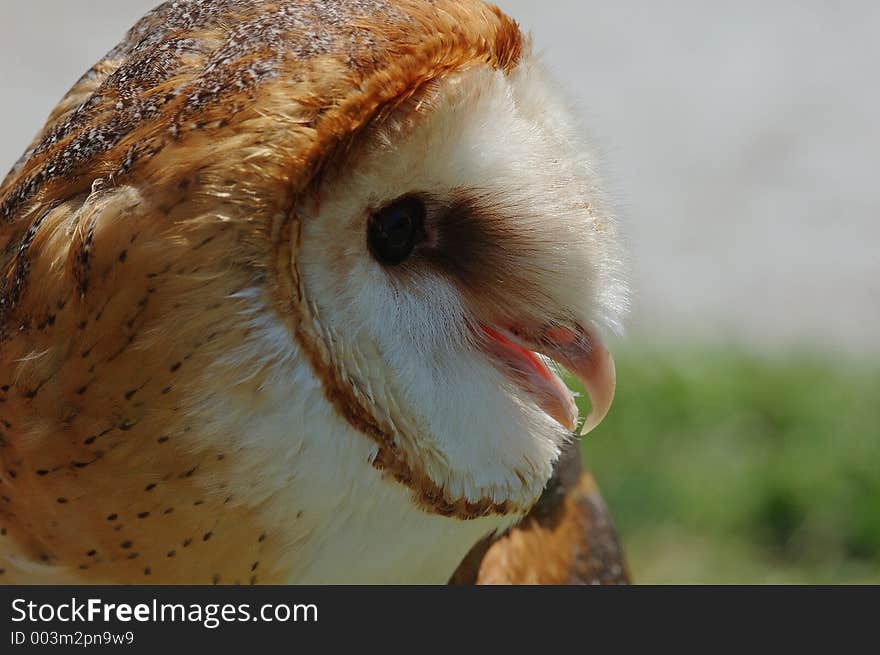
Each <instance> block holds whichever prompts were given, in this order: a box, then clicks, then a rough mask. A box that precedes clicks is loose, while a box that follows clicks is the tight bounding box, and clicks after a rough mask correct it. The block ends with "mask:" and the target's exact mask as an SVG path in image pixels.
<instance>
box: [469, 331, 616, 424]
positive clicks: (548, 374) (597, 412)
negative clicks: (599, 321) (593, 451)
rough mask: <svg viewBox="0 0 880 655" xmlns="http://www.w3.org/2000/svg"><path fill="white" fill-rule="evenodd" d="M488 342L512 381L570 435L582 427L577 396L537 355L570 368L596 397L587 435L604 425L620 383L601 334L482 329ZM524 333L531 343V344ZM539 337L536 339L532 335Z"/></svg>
mask: <svg viewBox="0 0 880 655" xmlns="http://www.w3.org/2000/svg"><path fill="white" fill-rule="evenodd" d="M481 328H482V330H483V332H484V333H485V334H486V336H487V337H488V339H487V343H486V350H487V352H488V353H489V354H491V355H493V356H494V357H495V358H496V359H497V360H499V362H500V363H502V364H503V365H504V367H505V369H506V370H507V372H508V373H509V374H510V376H511V377H512V378H513V379H514V380H515V381H516V382H517V383H518V384H520V385H521V386H522V387H524V388H525V389H526V390H527V391H528V392H530V393H531V394H532V395H533V396H534V398H535V400H536V402H537V403H538V406H540V407H541V408H542V409H543V410H544V411H545V412H547V414H549V415H550V416H552V417H553V418H554V419H556V420H557V421H558V422H559V423H560V424H562V425H563V426H565V427H566V428H568V429H570V430H575V429H576V428H577V421H578V409H577V405H576V404H575V402H574V395H573V394H572V392H571V391H570V390H569V389H568V387H566V386H565V384H564V383H563V382H562V380H561V379H560V378H559V376H558V375H556V374H555V373H554V372H552V371H551V370H550V369H549V368H548V367H547V365H546V364H545V363H544V361H543V360H542V359H541V358H540V357H539V356H538V355H537V354H536V353H540V354H541V355H544V356H546V357H548V358H550V359H552V360H553V361H555V362H556V363H558V364H560V365H562V366H564V367H565V368H566V369H568V370H569V371H570V372H571V373H572V374H573V375H574V376H575V377H576V378H577V379H578V380H579V381H580V383H581V384H582V385H583V387H584V389H585V390H586V392H587V394H588V395H589V396H590V403H591V405H592V407H591V410H590V414H589V415H588V416H587V418H586V420H585V421H584V424H583V426H582V427H581V431H580V434H582V435H584V434H587V433H588V432H590V431H592V430H593V429H595V428H596V426H598V425H599V424H600V423H601V422H602V420H603V419H604V418H605V416H606V415H607V414H608V410H610V409H611V404H612V402H613V401H614V389H615V385H616V381H617V377H616V373H615V369H614V359H613V358H612V357H611V353H610V352H608V349H607V348H605V346H604V344H603V343H602V341H601V339H599V337H598V335H597V334H596V333H595V331H590V330H587V329H586V328H583V327H580V326H578V327H577V328H576V329H574V330H571V329H568V328H564V327H556V328H552V329H549V330H542V331H538V333H537V334H534V333H533V332H532V331H527V330H520V329H513V330H510V331H508V330H503V329H500V328H490V327H488V326H486V325H481ZM524 334H529V336H530V337H531V338H528V339H525V338H524V336H523V335H524ZM533 334H534V336H532V335H533Z"/></svg>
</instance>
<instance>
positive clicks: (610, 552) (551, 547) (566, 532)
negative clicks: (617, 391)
mask: <svg viewBox="0 0 880 655" xmlns="http://www.w3.org/2000/svg"><path fill="white" fill-rule="evenodd" d="M629 582H630V577H629V571H628V569H627V565H626V560H625V558H624V556H623V551H622V549H621V547H620V543H619V541H618V539H617V533H616V532H615V530H614V525H613V524H612V523H611V518H610V516H609V514H608V508H607V507H606V506H605V503H604V501H603V500H602V496H601V495H600V494H599V489H598V487H597V486H596V483H595V481H594V480H593V477H592V476H591V475H590V474H589V472H587V471H584V470H583V468H582V466H581V458H580V450H579V448H578V447H577V445H575V444H572V445H570V446H569V447H568V449H567V450H566V452H564V453H563V455H562V458H561V459H560V461H559V463H558V465H557V467H556V473H555V474H554V476H553V478H552V479H551V480H550V482H549V483H548V484H547V488H546V490H545V491H544V494H543V495H542V496H541V499H540V500H539V501H538V503H537V504H536V505H535V507H534V508H533V509H532V511H531V513H530V514H529V515H528V516H527V517H526V518H525V520H524V521H523V522H522V523H520V524H519V525H518V526H516V527H515V528H512V529H511V530H509V531H508V532H507V533H506V534H504V535H502V536H500V537H498V538H496V539H487V540H484V541H482V542H480V543H478V544H477V545H476V546H474V548H473V549H472V550H471V552H470V553H468V555H467V556H466V557H465V559H464V561H463V562H462V563H461V565H460V566H459V567H458V570H456V572H455V574H454V575H453V576H452V579H451V580H450V583H451V584H459V585H467V584H481V585H492V584H496V585H497V584H512V585H527V584H528V585H531V584H537V585H581V584H602V585H616V584H629Z"/></svg>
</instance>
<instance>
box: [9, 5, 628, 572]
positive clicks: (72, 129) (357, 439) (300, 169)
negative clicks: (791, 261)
mask: <svg viewBox="0 0 880 655" xmlns="http://www.w3.org/2000/svg"><path fill="white" fill-rule="evenodd" d="M619 244H620V238H619V236H618V227H617V225H616V222H615V220H614V218H613V216H612V214H611V212H610V211H609V210H608V208H607V202H606V201H605V199H604V196H603V193H602V191H601V186H600V182H599V178H598V176H597V173H596V170H595V164H594V162H593V159H592V157H591V156H590V151H589V149H587V148H586V147H585V146H583V145H582V143H581V140H580V138H579V130H578V128H577V126H576V123H575V121H574V120H573V118H572V112H571V110H570V109H569V107H568V105H567V103H566V101H565V100H564V98H563V97H562V96H561V94H560V93H559V92H558V91H557V90H556V88H555V87H554V85H553V83H552V82H550V81H548V79H547V76H546V74H545V73H544V72H543V70H542V68H541V65H540V64H539V63H538V62H537V61H536V59H535V57H534V56H533V54H532V51H531V48H530V44H529V41H528V39H527V38H526V37H524V36H523V34H522V33H521V31H520V29H519V27H518V26H517V24H516V23H515V22H513V21H512V20H511V19H510V18H508V17H506V16H505V15H504V14H502V13H501V12H500V11H499V10H498V9H497V8H494V7H492V6H489V5H486V4H483V3H482V2H479V1H478V0H464V1H462V0H454V1H453V0H347V1H343V0H273V1H265V2H251V1H245V0H191V1H189V2H187V1H179V2H173V3H172V2H169V3H166V4H163V5H161V6H159V7H158V8H157V9H155V10H154V11H152V12H151V13H149V14H148V15H146V16H145V17H144V18H143V19H142V20H141V21H140V22H139V23H137V24H136V25H135V26H134V27H133V28H132V29H131V30H130V32H129V33H128V35H127V37H126V38H125V40H124V41H123V42H122V43H121V44H120V45H119V46H117V47H116V48H114V49H113V50H111V51H110V52H109V53H108V54H107V55H106V57H105V58H104V59H103V60H101V61H100V62H99V63H98V64H97V65H96V66H94V67H93V68H92V69H91V70H90V71H89V72H88V73H86V74H85V75H84V76H83V77H82V78H81V79H80V80H79V81H78V82H77V83H76V85H75V86H74V87H73V88H72V90H71V91H70V92H69V93H68V94H67V96H66V97H65V98H64V99H63V100H62V101H61V103H60V104H59V105H58V106H57V108H56V109H55V110H54V111H53V112H52V114H51V115H50V117H49V119H48V122H47V124H46V126H45V128H44V129H43V131H42V133H41V134H40V135H39V136H38V137H37V138H36V140H35V141H34V143H33V144H32V145H31V147H30V148H29V149H28V150H27V152H26V153H25V155H24V156H23V157H22V158H21V159H20V160H19V162H18V163H17V164H16V165H15V166H14V168H13V169H12V171H11V173H10V174H9V176H8V177H7V178H6V180H5V182H4V183H3V185H2V187H0V459H2V471H0V482H2V484H0V492H2V493H0V495H2V502H0V522H2V537H0V569H2V573H3V576H4V578H3V580H2V581H3V582H6V583H13V582H15V583H22V582H23V583H152V584H155V583H193V584H210V583H215V584H216V583H219V584H235V583H241V584H248V583H442V582H446V581H447V580H449V578H450V576H451V575H452V574H453V572H455V571H456V569H457V567H458V565H459V563H460V562H461V561H462V559H463V558H464V557H465V555H466V554H467V553H468V552H469V551H471V549H472V547H473V546H474V545H475V544H478V543H484V544H487V543H491V540H492V539H498V538H499V537H500V536H501V535H503V534H505V531H507V530H509V529H510V528H511V527H512V526H515V525H516V524H517V523H518V522H520V521H521V520H522V518H523V517H524V516H525V515H527V514H528V513H529V511H530V510H532V508H533V506H535V504H536V502H537V501H538V499H539V498H540V497H541V495H542V492H543V491H544V490H545V487H546V486H547V483H548V480H550V479H551V477H552V476H553V475H554V467H557V470H558V466H557V465H558V462H559V460H560V457H561V455H562V453H563V452H564V451H565V450H566V448H569V450H570V449H571V447H570V444H571V441H572V430H573V429H574V428H575V427H576V425H577V424H578V415H577V408H576V406H575V404H574V401H573V396H572V393H571V392H569V391H568V389H567V388H566V386H565V385H564V384H563V382H562V380H561V378H560V376H559V374H558V373H557V371H556V367H555V365H554V364H553V362H555V363H556V364H558V365H560V366H562V367H565V368H567V369H568V370H570V371H571V372H572V373H573V374H574V375H575V376H576V377H577V378H579V379H580V380H581V382H582V383H583V385H584V387H585V388H586V389H587V391H588V392H589V394H590V397H591V400H592V411H591V413H590V415H589V416H588V417H587V418H586V420H585V424H584V428H585V429H586V430H589V429H591V428H592V427H594V426H595V425H596V424H597V423H598V422H599V421H600V420H601V419H602V417H603V416H604V414H605V412H607V410H608V407H609V405H610V403H611V399H612V396H613V391H614V367H613V361H612V359H611V355H610V354H609V352H608V350H607V349H606V347H605V346H604V345H603V342H602V339H601V336H600V333H602V332H608V331H614V330H616V329H618V327H619V324H620V321H621V318H622V316H623V314H624V313H625V310H626V305H627V296H628V292H627V284H626V280H625V277H626V276H625V266H624V261H625V259H624V257H623V255H622V252H621V247H620V245H619ZM578 465H579V464H578ZM581 491H582V492H583V493H587V492H584V490H583V489H582V490H581ZM559 511H563V509H559ZM522 529H524V528H520V530H522ZM542 529H543V528H542ZM510 534H513V533H510ZM524 538H526V540H528V538H527V537H524ZM559 538H560V539H563V538H565V537H564V535H563V536H560V537H559ZM578 539H581V540H582V539H583V536H582V535H581V536H578V537H576V538H575V540H576V541H577V540H578ZM487 540H488V541H487ZM515 550H516V548H515V547H514V548H513V549H512V550H511V551H510V552H513V551H515ZM484 551H485V549H484ZM490 553H491V551H490ZM490 577H491V576H490ZM502 577H503V576H502Z"/></svg>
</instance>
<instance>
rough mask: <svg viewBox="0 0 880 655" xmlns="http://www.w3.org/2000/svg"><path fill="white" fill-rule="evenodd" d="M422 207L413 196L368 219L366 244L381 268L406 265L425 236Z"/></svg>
mask: <svg viewBox="0 0 880 655" xmlns="http://www.w3.org/2000/svg"><path fill="white" fill-rule="evenodd" d="M424 222H425V203H423V202H422V201H421V200H420V199H419V198H416V197H415V196H404V197H403V198H398V199H397V200H395V201H394V202H392V203H391V204H390V205H387V206H385V207H383V208H382V209H380V210H379V211H377V212H376V213H375V214H373V215H372V216H371V217H370V222H369V224H368V226H367V243H368V245H369V247H370V252H371V253H373V257H375V258H376V259H377V260H379V261H380V262H381V263H383V264H392V265H393V264H400V263H401V262H403V261H405V260H406V259H407V257H409V256H410V254H411V253H412V251H413V248H415V247H416V245H417V244H418V243H419V241H421V239H422V238H423V235H424Z"/></svg>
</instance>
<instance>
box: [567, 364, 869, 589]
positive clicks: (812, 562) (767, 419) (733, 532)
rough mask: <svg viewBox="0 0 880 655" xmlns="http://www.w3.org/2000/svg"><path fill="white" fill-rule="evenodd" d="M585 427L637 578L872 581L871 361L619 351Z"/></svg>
mask: <svg viewBox="0 0 880 655" xmlns="http://www.w3.org/2000/svg"><path fill="white" fill-rule="evenodd" d="M616 360H617V364H618V391H617V399H616V401H615V404H614V408H613V409H612V412H611V414H610V415H609V416H608V418H607V419H606V421H605V423H603V424H602V425H601V426H600V427H599V428H598V429H597V430H596V431H595V432H594V433H593V434H591V435H589V436H588V437H586V438H585V439H584V442H583V451H584V456H585V460H586V462H587V465H588V466H589V467H590V468H591V469H592V470H593V472H594V473H595V474H596V477H597V478H598V480H599V482H600V486H601V487H602V490H603V493H604V495H605V498H606V500H607V501H608V503H609V505H610V506H611V512H612V516H613V517H614V518H615V521H616V523H617V527H618V529H619V530H620V532H621V535H622V538H623V543H624V546H625V547H626V549H627V552H628V555H629V559H630V564H631V567H632V570H633V574H634V577H635V579H636V581H638V582H643V583H858V582H865V583H867V582H871V583H880V363H877V364H873V365H872V364H857V363H852V362H850V363H844V364H839V363H837V364H835V363H833V362H832V361H831V359H830V358H828V359H823V358H821V357H818V356H813V355H802V356H790V357H788V358H786V359H775V360H772V359H762V358H761V357H759V356H756V355H748V354H743V353H741V352H730V351H725V350H723V349H721V348H715V349H713V348H696V349H679V350H662V351H661V350H638V349H636V350H631V351H628V352H623V353H620V354H618V355H617V356H616Z"/></svg>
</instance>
